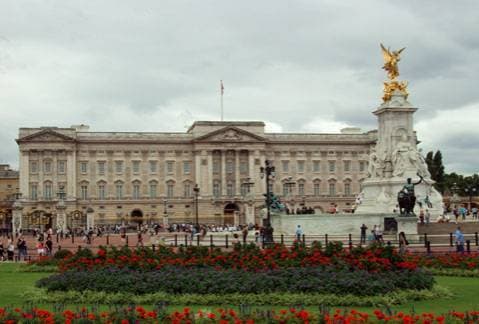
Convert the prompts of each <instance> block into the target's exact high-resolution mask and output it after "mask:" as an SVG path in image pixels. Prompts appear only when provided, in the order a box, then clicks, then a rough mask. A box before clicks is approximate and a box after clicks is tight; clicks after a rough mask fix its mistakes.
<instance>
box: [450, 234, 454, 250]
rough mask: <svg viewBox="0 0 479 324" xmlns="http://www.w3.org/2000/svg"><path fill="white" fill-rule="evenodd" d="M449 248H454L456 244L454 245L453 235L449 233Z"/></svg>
mask: <svg viewBox="0 0 479 324" xmlns="http://www.w3.org/2000/svg"><path fill="white" fill-rule="evenodd" d="M449 246H450V247H453V246H454V244H453V239H452V233H449Z"/></svg>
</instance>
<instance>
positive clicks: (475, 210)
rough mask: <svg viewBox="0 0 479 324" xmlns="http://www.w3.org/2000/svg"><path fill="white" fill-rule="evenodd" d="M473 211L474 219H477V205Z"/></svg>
mask: <svg viewBox="0 0 479 324" xmlns="http://www.w3.org/2000/svg"><path fill="white" fill-rule="evenodd" d="M471 212H472V219H475V220H477V207H472V209H471Z"/></svg>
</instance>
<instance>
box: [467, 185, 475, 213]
mask: <svg viewBox="0 0 479 324" xmlns="http://www.w3.org/2000/svg"><path fill="white" fill-rule="evenodd" d="M464 192H465V193H466V195H469V207H468V210H469V211H470V210H471V207H472V196H475V195H476V192H477V188H476V186H472V185H468V186H466V187H465V188H464Z"/></svg>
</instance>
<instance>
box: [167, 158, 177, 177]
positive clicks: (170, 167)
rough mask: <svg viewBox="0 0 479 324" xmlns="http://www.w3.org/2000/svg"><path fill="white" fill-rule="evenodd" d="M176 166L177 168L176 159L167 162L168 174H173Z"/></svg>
mask: <svg viewBox="0 0 479 324" xmlns="http://www.w3.org/2000/svg"><path fill="white" fill-rule="evenodd" d="M174 168H175V161H167V162H166V172H167V173H168V174H173V171H174Z"/></svg>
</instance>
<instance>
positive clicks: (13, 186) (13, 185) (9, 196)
mask: <svg viewBox="0 0 479 324" xmlns="http://www.w3.org/2000/svg"><path fill="white" fill-rule="evenodd" d="M17 188H18V171H15V170H12V169H11V168H10V165H8V164H0V229H9V228H10V226H11V225H10V224H11V218H12V204H13V200H14V198H15V193H16V192H17Z"/></svg>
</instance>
